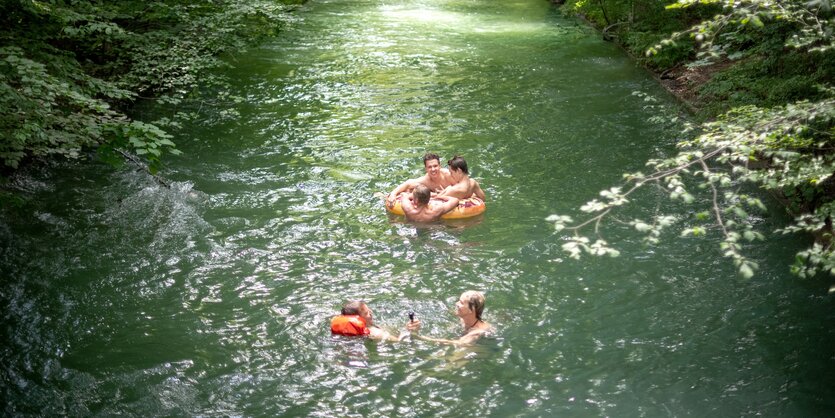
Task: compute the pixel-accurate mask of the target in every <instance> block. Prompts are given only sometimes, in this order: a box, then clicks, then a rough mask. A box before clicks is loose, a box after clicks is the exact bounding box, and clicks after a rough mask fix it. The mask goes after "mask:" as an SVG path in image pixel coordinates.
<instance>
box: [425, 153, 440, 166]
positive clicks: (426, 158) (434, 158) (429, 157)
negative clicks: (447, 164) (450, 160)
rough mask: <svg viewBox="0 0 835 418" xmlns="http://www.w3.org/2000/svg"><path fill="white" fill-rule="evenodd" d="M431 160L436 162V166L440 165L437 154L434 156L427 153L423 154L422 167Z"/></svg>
mask: <svg viewBox="0 0 835 418" xmlns="http://www.w3.org/2000/svg"><path fill="white" fill-rule="evenodd" d="M431 160H438V164H441V157H440V156H439V155H438V154H434V153H431V152H427V153H426V154H423V165H424V166H425V165H426V162H427V161H431Z"/></svg>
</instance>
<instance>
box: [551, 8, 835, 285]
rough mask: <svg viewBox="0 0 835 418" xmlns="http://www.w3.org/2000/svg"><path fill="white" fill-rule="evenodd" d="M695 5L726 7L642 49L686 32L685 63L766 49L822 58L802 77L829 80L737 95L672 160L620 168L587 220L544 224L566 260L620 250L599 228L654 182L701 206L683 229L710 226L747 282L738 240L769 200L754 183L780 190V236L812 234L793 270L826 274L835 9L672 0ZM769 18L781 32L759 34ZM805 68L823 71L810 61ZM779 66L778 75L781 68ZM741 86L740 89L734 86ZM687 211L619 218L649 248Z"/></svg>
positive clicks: (703, 230) (832, 184)
mask: <svg viewBox="0 0 835 418" xmlns="http://www.w3.org/2000/svg"><path fill="white" fill-rule="evenodd" d="M702 4H711V5H717V4H718V5H721V6H723V7H724V13H721V14H717V15H716V16H714V17H712V18H709V19H707V20H704V21H702V22H700V23H698V24H696V25H694V26H692V27H690V28H689V29H687V30H685V31H682V32H676V33H674V34H673V35H672V36H671V37H668V38H667V39H666V40H663V41H662V42H660V43H658V44H656V45H654V46H652V47H650V48H649V49H647V51H646V52H647V56H653V55H655V54H658V53H660V51H662V50H663V49H664V48H668V47H670V46H673V45H675V43H676V41H677V40H680V39H682V38H683V37H685V36H688V35H689V36H690V37H691V38H693V39H695V40H696V43H697V44H700V45H701V50H700V52H699V54H698V55H697V56H696V57H695V59H696V60H695V61H691V62H690V65H695V66H698V65H704V64H705V63H709V62H712V61H715V60H717V59H734V58H747V59H748V60H753V61H763V58H761V57H760V56H759V55H758V54H762V53H763V52H764V51H767V52H768V53H773V54H778V55H784V56H785V55H791V56H795V55H798V54H801V55H803V54H806V55H808V56H811V57H813V59H815V60H819V61H820V62H822V63H824V64H825V65H823V66H822V67H821V68H823V70H822V71H824V72H825V73H824V74H823V75H821V76H820V77H817V76H815V77H817V78H812V77H810V78H809V80H815V79H822V80H826V81H824V82H822V83H818V84H817V85H816V87H815V88H814V89H813V90H814V92H813V93H811V96H814V98H807V99H799V100H797V99H795V100H786V101H785V102H784V103H782V104H771V103H765V102H762V103H758V104H757V101H756V100H749V102H751V103H749V104H745V103H738V104H736V105H735V106H733V107H731V108H730V109H729V110H727V111H725V112H724V113H721V114H719V115H718V116H716V117H715V118H714V119H713V120H712V121H709V122H704V123H701V124H689V123H687V124H685V129H684V135H685V136H686V137H690V138H691V139H686V140H682V141H681V142H679V144H678V148H679V151H678V152H677V154H676V155H675V156H673V157H670V158H664V159H656V160H651V161H649V162H648V163H647V167H649V169H650V170H651V172H650V173H649V174H644V173H640V172H638V173H631V174H627V175H625V176H624V177H625V183H624V185H622V186H620V187H613V188H611V189H609V190H605V191H603V192H601V193H600V198H599V199H593V200H591V201H589V202H588V203H586V204H585V205H583V206H582V207H581V208H580V211H582V212H584V213H586V214H588V215H587V216H586V217H584V218H583V219H582V220H579V221H574V219H572V218H571V217H569V216H565V215H552V216H550V217H548V218H547V220H548V221H550V222H553V223H554V225H555V228H556V231H557V232H559V233H561V234H566V235H567V236H566V237H565V240H566V242H565V243H564V244H563V246H562V248H563V250H565V251H566V252H567V253H568V255H569V256H570V257H572V258H575V259H577V258H580V257H581V255H582V254H583V253H587V254H593V255H609V256H617V255H619V251H618V250H616V249H615V248H613V247H612V246H611V245H610V244H609V243H608V242H607V241H606V240H605V239H604V237H603V234H602V231H603V224H604V223H605V222H606V221H607V220H616V219H617V216H616V215H617V211H618V210H619V209H620V208H621V207H622V206H624V205H626V204H628V203H630V198H631V197H632V195H633V194H634V193H635V192H636V191H638V190H639V189H642V188H643V187H644V186H654V187H657V188H659V189H661V190H663V192H664V193H665V194H667V195H668V196H669V198H670V199H671V200H673V201H678V202H681V203H683V204H684V205H685V207H687V208H688V210H695V211H696V212H697V213H696V216H695V222H690V223H688V224H687V225H684V226H682V227H681V229H680V230H679V233H680V235H681V236H705V235H706V234H707V233H708V231H717V232H718V233H719V234H720V236H721V242H720V244H719V245H720V250H721V251H722V253H723V255H724V256H725V257H728V258H730V259H731V260H732V261H733V263H734V265H735V266H736V268H737V269H738V271H739V273H740V275H742V276H743V277H746V278H750V277H752V276H753V275H754V272H755V271H756V269H757V268H758V265H757V263H756V262H754V261H752V260H751V259H749V258H748V257H747V256H746V255H745V252H744V248H743V246H744V243H745V242H750V241H755V240H763V239H765V235H764V234H763V233H762V232H761V231H758V230H757V228H756V226H755V221H756V218H755V217H754V216H752V213H756V212H764V211H765V210H766V207H765V205H764V204H763V203H762V201H761V200H760V198H759V197H757V196H755V195H751V194H750V193H746V192H745V190H750V189H751V187H750V186H746V185H754V186H758V187H760V188H762V189H765V190H767V191H769V192H771V193H773V194H775V195H777V196H779V197H780V198H781V199H782V200H783V201H784V203H785V204H786V205H787V207H788V209H789V211H790V213H793V214H794V215H795V217H794V221H793V222H791V223H790V225H788V226H786V227H785V228H782V229H778V230H777V231H776V232H778V233H792V232H805V233H809V234H812V235H813V236H815V238H816V240H815V242H814V243H813V244H812V245H811V246H810V247H809V248H807V249H805V250H803V251H801V252H799V253H798V254H797V258H796V261H795V263H794V265H793V266H792V271H793V272H794V273H795V274H798V275H800V276H803V277H808V276H812V275H815V274H817V273H819V272H822V271H826V272H829V273H830V274H835V253H833V241H832V216H833V214H835V178H833V173H835V152H833V151H835V89H833V86H832V85H831V80H832V74H831V72H829V70H830V69H831V68H832V66H831V65H829V64H828V63H830V62H831V61H833V60H835V58H833V50H835V48H833V46H835V37H833V36H832V35H833V28H835V15H834V14H833V12H832V9H831V7H830V5H829V3H828V2H825V1H817V2H813V3H804V2H798V1H794V2H782V3H774V2H770V1H762V0H743V1H737V2H730V1H693V0H682V1H680V2H679V3H677V4H675V5H673V6H670V8H687V7H695V6H698V5H702ZM767 23H772V24H773V25H776V28H777V29H776V30H773V31H772V32H766V31H767V30H768V29H769V28H767ZM778 23H779V25H778ZM756 34H758V35H759V36H761V37H760V38H759V39H757V38H756V37H754V36H753V35H756ZM775 40H776V41H778V42H779V43H775ZM752 51H753V52H752ZM792 59H794V58H792ZM809 68H811V69H812V70H817V71H818V72H820V71H821V70H820V69H818V66H816V65H814V64H811V63H810V64H809ZM766 69H768V68H767V67H766ZM774 72H775V71H774V70H771V69H768V71H761V72H760V73H758V74H759V75H758V76H759V77H761V78H763V80H764V81H763V82H764V83H769V82H772V83H774V84H775V86H776V85H778V83H777V82H775V81H774V79H770V78H769V77H772V76H773V73H774ZM776 74H777V76H778V77H779V75H780V72H779V71H777V72H776ZM787 77H788V75H787ZM792 77H795V76H794V75H792ZM804 80H805V79H804ZM778 81H783V80H779V78H778ZM746 82H747V83H750V84H756V83H758V82H759V80H757V79H756V78H754V79H742V81H741V82H740V83H739V84H744V83H746ZM795 82H796V81H795ZM736 89H737V91H738V92H742V91H745V88H744V87H743V86H741V85H737V87H736ZM806 91H811V90H808V89H807V90H806ZM645 100H651V99H650V98H645ZM658 118H660V119H664V118H665V117H664V116H659V117H658ZM666 118H667V119H670V118H669V117H666ZM692 187H697V188H699V189H703V190H705V191H706V192H707V193H706V196H707V197H706V198H703V199H697V198H695V197H694V195H693V193H691V190H692ZM683 218H684V217H683V216H682V215H681V214H680V213H670V214H661V215H656V216H654V217H652V218H651V219H633V220H630V221H628V222H626V223H627V224H628V225H630V226H631V227H633V228H634V229H635V230H637V231H638V232H641V233H643V234H645V238H644V240H645V241H646V242H647V243H649V244H656V243H658V241H659V238H660V237H661V233H662V231H663V230H664V229H666V228H668V227H671V226H673V225H674V224H676V223H680V222H682V219H683Z"/></svg>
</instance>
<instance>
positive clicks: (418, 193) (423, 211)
mask: <svg viewBox="0 0 835 418" xmlns="http://www.w3.org/2000/svg"><path fill="white" fill-rule="evenodd" d="M431 195H432V192H431V191H430V190H429V188H428V187H426V186H424V185H422V184H418V185H417V186H416V187H415V189H414V191H413V192H412V196H411V198H403V199H401V200H400V205H401V206H402V207H403V214H405V215H406V219H408V220H410V221H413V222H434V221H437V220H438V219H440V218H441V215H443V214H445V213H447V212H449V211H451V210H452V209H455V207H456V206H458V199H457V198H455V197H449V196H440V195H437V196H435V199H436V200H439V201H440V203H432V204H430V203H429V198H430V197H431Z"/></svg>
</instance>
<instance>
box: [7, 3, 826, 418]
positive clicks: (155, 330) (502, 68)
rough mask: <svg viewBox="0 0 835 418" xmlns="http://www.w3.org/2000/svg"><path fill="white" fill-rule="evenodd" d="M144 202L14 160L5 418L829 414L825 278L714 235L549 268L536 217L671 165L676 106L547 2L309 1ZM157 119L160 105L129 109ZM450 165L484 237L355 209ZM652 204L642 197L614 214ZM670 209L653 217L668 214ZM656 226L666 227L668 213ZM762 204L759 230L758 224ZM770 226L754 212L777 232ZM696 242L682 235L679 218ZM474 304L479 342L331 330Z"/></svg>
mask: <svg viewBox="0 0 835 418" xmlns="http://www.w3.org/2000/svg"><path fill="white" fill-rule="evenodd" d="M230 60H231V61H233V62H234V64H235V65H236V69H235V70H232V71H230V72H229V76H230V77H232V79H233V80H234V86H235V87H234V92H233V93H234V94H235V95H238V96H240V97H242V98H243V100H240V101H235V100H233V99H231V98H225V97H215V96H214V95H213V94H211V93H208V94H206V96H205V100H203V101H202V103H200V104H199V105H197V104H196V105H195V107H194V109H193V110H195V111H196V112H198V114H197V118H196V120H195V121H193V123H191V124H189V125H187V126H185V127H184V129H183V131H182V132H181V133H180V134H179V138H177V140H178V144H179V147H180V149H182V150H183V151H184V155H182V156H180V157H171V158H169V159H168V167H167V169H166V171H165V172H163V173H162V175H163V176H164V177H165V178H167V179H170V180H172V181H173V187H172V188H170V189H166V188H164V187H160V186H159V185H158V184H157V183H155V182H154V181H153V180H152V179H150V178H148V177H147V176H146V175H145V174H144V173H142V172H141V171H133V170H132V169H131V168H130V167H128V168H125V169H123V170H113V169H111V168H109V167H107V166H103V165H98V164H78V165H76V164H70V163H65V164H54V165H53V166H51V167H30V168H29V169H28V170H27V171H26V172H24V173H22V174H21V175H19V176H17V177H16V178H15V179H14V186H15V187H16V188H17V189H18V190H20V191H22V194H23V195H24V196H25V197H26V199H27V202H26V203H25V205H24V206H23V207H22V208H21V209H18V210H16V209H8V210H6V211H5V212H4V216H3V221H2V223H0V242H2V244H3V245H2V251H1V252H0V268H2V271H3V273H4V274H3V277H4V281H3V285H2V287H0V302H1V303H2V304H3V306H5V307H6V309H5V311H4V317H3V327H2V330H3V331H2V335H0V337H2V338H3V341H5V342H6V343H5V345H4V349H3V350H2V354H0V356H2V357H0V359H1V360H2V361H0V363H2V377H3V379H2V382H3V384H2V386H3V387H2V395H3V398H4V400H5V402H4V405H5V406H4V412H5V414H4V415H71V416H89V415H97V416H113V415H135V416H161V415H172V416H200V415H209V416H407V417H409V416H499V417H505V416H706V415H715V416H743V415H745V416H748V415H764V416H824V415H826V414H827V413H828V412H829V411H831V410H832V409H833V406H835V405H833V404H835V402H833V400H832V399H833V395H835V393H833V390H835V389H833V388H835V381H834V380H835V379H833V376H835V374H833V373H832V371H833V354H835V353H833V349H832V347H835V331H833V329H832V328H833V327H832V326H831V324H832V323H833V319H835V318H833V301H832V298H831V297H830V296H828V295H827V292H826V289H827V287H828V282H827V281H826V279H822V280H818V281H801V280H799V279H796V278H793V277H791V276H790V275H789V273H788V264H790V263H791V262H792V260H793V254H794V252H795V251H796V250H797V249H798V248H801V246H802V245H805V244H806V239H805V238H803V237H797V238H792V237H788V238H786V237H781V236H771V235H770V236H769V241H768V242H766V243H759V244H755V245H752V246H751V248H750V249H749V254H752V257H753V258H754V259H755V261H757V262H758V263H760V266H761V273H760V274H758V276H756V277H755V278H754V279H752V280H748V281H744V280H740V279H739V278H738V276H737V275H736V274H735V272H734V269H733V267H732V265H731V264H730V262H729V261H728V260H725V259H723V258H721V253H720V252H719V250H718V248H717V243H716V241H710V240H700V239H693V238H686V239H678V238H676V237H675V235H676V233H675V232H671V233H670V235H669V236H668V237H666V238H667V239H666V240H665V241H663V243H662V244H661V245H658V246H654V247H652V246H646V245H644V244H642V243H641V240H640V236H638V235H636V234H635V233H633V231H631V230H630V228H628V227H626V226H621V225H619V224H611V225H610V226H609V228H608V229H607V231H606V237H607V238H608V240H609V241H610V242H612V243H614V244H615V245H616V246H617V247H619V248H620V249H621V250H622V256H621V257H619V258H616V259H610V258H605V259H597V258H585V259H583V260H581V261H579V262H578V261H574V260H570V259H567V258H566V256H565V254H564V253H563V252H562V251H561V249H560V246H561V243H562V242H561V241H560V239H559V237H558V236H557V235H554V234H553V233H552V228H551V225H549V224H548V223H547V222H545V220H544V219H545V218H546V217H547V216H548V215H550V214H552V213H561V214H573V215H577V211H576V210H575V208H576V207H579V206H580V205H581V204H582V203H584V202H585V201H587V200H589V199H591V198H594V197H596V196H597V192H598V191H599V190H601V189H605V188H608V187H611V186H613V185H617V184H618V183H619V182H620V179H621V174H622V173H623V172H629V171H636V170H641V169H643V162H644V161H646V160H647V159H649V158H657V157H660V156H664V155H669V153H671V152H673V144H674V143H675V140H676V139H677V137H676V133H677V128H676V127H675V126H659V125H656V124H653V123H651V122H649V121H648V119H649V117H651V116H653V115H654V114H655V112H657V110H655V109H652V108H645V105H647V104H648V103H649V102H645V101H644V99H643V98H642V97H641V96H636V95H633V94H632V93H633V92H635V91H639V92H642V93H643V94H646V95H648V96H649V97H652V98H654V99H656V100H658V101H660V103H662V104H666V105H667V106H668V107H672V106H673V103H672V101H671V100H670V99H669V98H668V97H667V96H666V95H665V94H664V92H663V91H662V90H661V89H660V88H659V87H658V86H657V85H656V84H655V83H654V82H653V81H652V80H651V78H650V77H649V76H648V75H647V74H646V73H645V72H644V71H642V70H641V69H639V68H637V67H636V65H635V64H634V63H633V62H632V61H630V60H629V59H628V58H627V57H625V56H624V55H623V53H622V52H621V51H620V50H618V49H617V48H616V47H614V46H612V45H611V44H607V43H604V42H602V41H601V40H600V39H599V35H598V34H597V33H595V32H594V31H591V30H589V29H587V28H585V27H584V26H582V25H581V24H579V23H578V22H576V21H574V20H571V19H567V18H564V17H561V15H560V14H559V12H558V11H557V10H556V9H554V8H553V7H552V6H551V5H549V3H548V2H546V1H542V0H526V1H510V2H494V1H486V0H467V1H464V0H455V1H452V0H450V1H443V0H424V1H406V0H402V1H379V0H365V1H345V0H331V1H316V0H314V1H311V3H310V4H308V5H307V6H305V7H303V8H302V9H300V10H299V11H298V12H297V14H296V17H295V19H294V21H293V22H292V23H291V24H290V26H289V27H288V28H287V30H286V31H285V32H283V33H282V34H281V35H280V36H279V38H278V39H276V40H275V41H273V42H271V43H268V44H267V45H264V46H263V47H262V48H258V49H256V50H253V51H250V52H248V53H246V54H243V55H240V56H235V57H232V58H230ZM142 111H143V112H147V113H148V114H149V115H164V114H166V112H171V111H172V110H171V109H167V108H161V107H149V108H143V109H142ZM426 151H435V152H438V153H440V154H442V155H443V156H444V157H445V158H449V157H452V155H454V154H461V155H463V156H464V157H465V158H466V159H467V161H468V162H469V163H470V166H471V173H472V174H473V176H474V177H475V178H477V179H479V181H480V182H481V184H482V186H483V187H484V188H485V191H486V192H487V194H488V201H487V204H488V209H487V212H486V214H485V215H484V216H483V217H480V218H477V219H475V220H472V221H468V222H458V223H443V224H438V225H432V226H427V227H419V228H418V227H415V226H413V225H409V224H405V223H403V222H402V221H401V220H398V219H396V218H390V217H389V216H387V215H386V213H385V210H384V209H383V206H382V203H381V202H380V201H379V199H377V198H375V197H374V196H373V193H374V192H378V191H381V192H386V191H388V190H391V188H393V187H394V186H395V185H396V184H398V183H399V182H400V181H402V180H404V179H406V178H409V177H415V176H417V175H419V174H420V173H421V162H420V157H421V156H422V154H423V153H424V152H426ZM661 204H663V205H668V204H669V203H668V201H667V200H666V199H665V198H664V197H663V196H661V195H660V194H657V193H655V192H652V191H647V192H646V193H644V194H643V195H641V196H640V197H638V198H636V199H635V202H633V206H632V207H631V208H629V209H628V210H629V211H631V212H629V213H626V214H625V215H624V216H622V218H623V219H625V220H630V219H631V218H633V217H646V216H647V215H648V214H652V213H655V211H656V210H657V208H658V207H659V205H661ZM662 208H663V206H662ZM675 209H676V208H674V210H675ZM774 210H775V211H774V213H780V209H779V208H776V207H775V208H774ZM782 221H783V219H781V218H780V216H779V215H771V216H770V217H763V218H762V219H761V220H760V222H761V224H762V225H763V227H764V228H772V229H773V228H774V227H776V226H777V225H780V224H781V222H782ZM681 222H682V223H684V224H686V223H688V222H693V219H689V218H687V217H686V216H685V218H684V219H682V221H681ZM467 289H478V290H483V291H485V293H486V296H487V308H486V312H485V319H487V320H488V321H490V322H491V323H493V324H495V325H496V326H497V329H498V333H497V335H496V336H495V337H494V338H491V339H488V340H487V341H483V342H482V343H480V344H479V345H478V346H477V347H474V348H468V349H455V348H451V347H440V346H436V345H433V344H429V343H425V342H421V341H413V342H411V343H404V344H378V343H375V342H371V341H364V340H358V339H353V340H352V339H345V338H334V337H332V336H331V335H330V334H329V332H328V320H329V318H330V317H331V316H332V315H334V314H335V313H336V312H337V310H338V308H339V306H340V305H341V303H342V302H343V301H344V300H345V299H348V298H364V299H366V300H368V301H369V304H370V306H371V307H372V309H374V311H375V316H376V321H377V322H378V323H379V324H381V325H383V326H385V327H387V328H390V329H391V330H393V331H395V332H396V331H397V329H398V328H400V327H401V326H402V325H403V324H404V323H405V321H406V313H407V312H408V311H409V310H414V311H416V312H417V315H418V317H419V318H421V320H422V321H423V323H424V332H425V333H426V334H429V335H433V336H436V337H447V338H448V337H452V336H456V335H457V334H456V333H457V332H458V331H459V329H460V328H459V326H458V324H457V322H456V321H455V318H454V316H453V315H452V311H451V310H452V307H453V304H454V302H455V300H456V299H457V297H458V295H459V294H460V293H461V291H463V290H467Z"/></svg>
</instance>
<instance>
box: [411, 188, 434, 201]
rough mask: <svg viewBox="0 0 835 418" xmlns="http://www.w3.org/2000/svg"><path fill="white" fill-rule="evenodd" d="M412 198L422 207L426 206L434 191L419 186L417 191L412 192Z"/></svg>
mask: <svg viewBox="0 0 835 418" xmlns="http://www.w3.org/2000/svg"><path fill="white" fill-rule="evenodd" d="M412 196H414V198H415V203H417V204H418V205H420V206H423V205H426V204H428V203H429V198H430V197H431V196H432V191H431V190H429V188H428V187H426V186H424V185H422V184H418V185H417V186H416V187H415V190H414V191H412Z"/></svg>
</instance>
